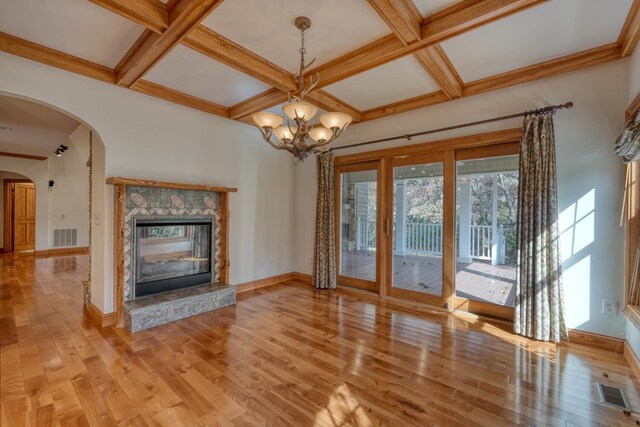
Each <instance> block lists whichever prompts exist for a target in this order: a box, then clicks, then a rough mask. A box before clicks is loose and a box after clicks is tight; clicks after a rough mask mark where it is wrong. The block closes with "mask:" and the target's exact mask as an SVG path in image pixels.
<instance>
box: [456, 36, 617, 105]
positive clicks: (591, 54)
mask: <svg viewBox="0 0 640 427" xmlns="http://www.w3.org/2000/svg"><path fill="white" fill-rule="evenodd" d="M616 59H620V45H618V43H610V44H606V45H603V46H599V47H596V48H593V49H587V50H584V51H582V52H578V53H573V54H571V55H565V56H561V57H559V58H555V59H551V60H549V61H544V62H539V63H537V64H534V65H530V66H528V67H522V68H518V69H516V70H512V71H507V72H506V73H502V74H498V75H495V76H491V77H487V78H484V79H480V80H475V81H473V82H469V83H467V84H466V85H465V87H464V93H463V96H465V97H466V96H472V95H478V94H480V93H485V92H490V91H494V90H497V89H502V88H505V87H509V86H515V85H518V84H522V83H528V82H531V81H534V80H540V79H544V78H547V77H553V76H557V75H558V74H564V73H568V72H570V71H575V70H580V69H582V68H586V67H591V66H593V65H599V64H604V63H605V62H610V61H614V60H616Z"/></svg>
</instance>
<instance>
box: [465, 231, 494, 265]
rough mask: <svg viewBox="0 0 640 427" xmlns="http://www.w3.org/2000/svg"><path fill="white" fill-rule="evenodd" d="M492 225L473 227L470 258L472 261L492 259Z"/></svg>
mask: <svg viewBox="0 0 640 427" xmlns="http://www.w3.org/2000/svg"><path fill="white" fill-rule="evenodd" d="M492 228H493V227H491V226H490V225H472V226H471V230H470V231H471V234H470V240H471V244H470V245H469V246H470V252H471V253H470V257H471V258H472V259H487V260H490V259H491V246H492V245H491V242H492V238H493V235H492V232H493V230H492Z"/></svg>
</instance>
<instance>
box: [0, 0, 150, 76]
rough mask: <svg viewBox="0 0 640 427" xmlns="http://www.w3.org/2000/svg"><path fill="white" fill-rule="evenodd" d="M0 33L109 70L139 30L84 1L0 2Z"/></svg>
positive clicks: (129, 22)
mask: <svg viewBox="0 0 640 427" xmlns="http://www.w3.org/2000/svg"><path fill="white" fill-rule="evenodd" d="M0 31H2V32H5V33H9V34H11V35H13V36H16V37H19V38H22V39H26V40H29V41H31V42H34V43H38V44H41V45H44V46H46V47H50V48H52V49H56V50H60V51H62V52H65V53H68V54H70V55H73V56H77V57H80V58H82V59H86V60H89V61H92V62H96V63H98V64H101V65H105V66H107V67H110V68H113V67H115V66H116V65H117V64H118V62H119V61H120V59H121V58H122V57H123V56H124V54H125V53H127V51H128V50H129V48H130V47H131V46H132V45H133V44H134V43H135V41H136V40H137V38H138V36H140V34H142V31H143V28H142V27H141V26H139V25H137V24H135V23H133V22H131V21H129V20H127V19H124V18H122V17H120V16H118V15H116V14H114V13H112V12H110V11H108V10H106V9H104V8H102V7H100V6H97V5H95V4H93V3H91V2H89V1H87V0H55V1H53V0H0Z"/></svg>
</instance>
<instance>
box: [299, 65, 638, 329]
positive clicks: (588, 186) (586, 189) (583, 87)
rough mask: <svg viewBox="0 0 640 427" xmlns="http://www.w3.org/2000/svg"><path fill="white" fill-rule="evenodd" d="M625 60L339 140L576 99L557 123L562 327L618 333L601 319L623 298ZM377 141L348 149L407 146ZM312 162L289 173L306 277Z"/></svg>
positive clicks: (613, 322) (615, 321)
mask: <svg viewBox="0 0 640 427" xmlns="http://www.w3.org/2000/svg"><path fill="white" fill-rule="evenodd" d="M627 81H628V62H627V61H620V62H616V63H611V64H606V65H602V66H598V67H596V68H590V69H586V70H582V71H577V72H573V73H570V74H566V75H562V76H558V77H555V78H551V79H546V80H543V81H539V82H533V83H528V84H525V85H521V86H517V87H513V88H507V89H503V90H500V91H496V92H492V93H488V94H484V95H478V96H475V97H470V98H465V99H461V100H456V101H452V102H449V103H446V104H442V105H437V106H432V107H429V108H425V109H421V110H417V111H412V112H409V113H405V114H401V115H396V116H390V117H387V118H383V119H380V120H376V121H373V122H367V123H363V124H359V125H354V126H352V127H351V128H349V129H348V130H347V132H346V133H345V134H344V136H343V137H342V138H341V140H340V144H348V143H354V142H362V141H366V140H370V139H377V138H383V137H388V136H393V135H398V134H405V133H412V132H419V131H423V130H427V129H432V128H437V127H443V126H447V125H454V124H457V123H462V122H470V121H475V120H480V119H484V118H489V117H494V116H501V115H506V114H509V113H513V112H518V111H525V110H530V109H532V108H536V107H541V106H544V105H550V104H558V103H563V102H565V101H574V102H575V107H574V108H573V109H572V110H568V111H561V112H559V113H558V114H557V116H556V118H555V125H556V143H557V161H558V192H559V199H560V200H559V201H560V211H561V228H562V230H563V236H562V243H563V247H562V251H563V259H564V262H563V268H564V281H565V297H566V305H567V315H568V325H569V327H571V328H576V329H581V330H585V331H591V332H596V333H601V334H606V335H613V336H622V335H623V328H624V326H623V324H624V321H623V318H624V316H623V315H622V313H618V315H617V316H615V317H605V316H603V315H602V314H601V301H602V299H612V300H616V301H619V302H620V306H621V304H622V301H623V244H622V242H623V240H624V235H623V231H622V230H621V229H620V228H619V227H618V222H619V218H620V209H621V203H622V191H621V188H622V184H623V179H624V176H623V167H622V164H621V162H620V161H619V160H618V159H617V157H616V156H615V155H614V154H613V152H612V147H613V142H614V140H615V138H616V136H617V135H618V134H619V133H620V131H621V130H622V128H623V126H624V123H623V118H624V110H625V108H626V106H627V99H628V83H627ZM520 125H521V120H512V121H509V122H502V123H496V124H491V125H484V126H477V127H474V128H467V129H461V130H457V131H452V132H447V133H440V134H437V135H431V136H430V137H429V138H418V139H415V140H414V141H412V143H419V142H425V141H429V140H437V139H445V138H450V137H454V136H460V135H469V134H475V133H481V132H486V131H490V130H498V129H507V128H514V127H519V126H520ZM405 144H407V142H406V141H398V142H394V143H387V144H377V145H374V146H370V147H366V148H362V149H350V150H341V151H337V152H336V155H341V154H345V153H349V152H356V151H366V150H371V149H379V148H384V147H388V146H397V145H405ZM315 176H316V173H315V162H314V161H313V160H312V159H310V160H308V161H306V162H305V163H304V164H303V165H300V166H298V167H296V170H295V208H294V209H295V213H294V228H295V230H296V234H295V240H294V251H293V252H294V257H295V258H294V265H293V266H294V269H295V270H296V271H301V272H305V273H310V260H311V257H312V255H313V223H314V212H315V185H316V184H315Z"/></svg>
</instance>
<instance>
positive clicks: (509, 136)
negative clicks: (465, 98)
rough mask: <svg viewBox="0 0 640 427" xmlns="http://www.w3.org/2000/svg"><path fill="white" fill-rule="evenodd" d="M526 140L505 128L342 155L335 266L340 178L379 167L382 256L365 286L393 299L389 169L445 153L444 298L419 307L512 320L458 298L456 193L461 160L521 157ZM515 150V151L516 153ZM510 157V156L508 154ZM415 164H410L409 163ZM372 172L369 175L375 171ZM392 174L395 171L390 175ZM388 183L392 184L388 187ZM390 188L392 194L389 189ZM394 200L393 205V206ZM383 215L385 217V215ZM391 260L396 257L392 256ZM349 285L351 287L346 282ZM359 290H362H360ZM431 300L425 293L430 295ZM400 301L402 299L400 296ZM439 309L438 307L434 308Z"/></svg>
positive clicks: (508, 311)
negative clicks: (513, 155)
mask: <svg viewBox="0 0 640 427" xmlns="http://www.w3.org/2000/svg"><path fill="white" fill-rule="evenodd" d="M520 139H521V128H513V129H505V130H500V131H495V132H486V133H480V134H474V135H467V136H462V137H455V138H449V139H442V140H436V141H430V142H422V143H416V144H411V145H404V146H398V147H392V148H384V149H379V150H375V151H368V152H361V153H355V154H347V155H344V156H337V157H336V158H335V160H334V162H335V173H336V176H335V179H336V181H335V182H336V187H335V188H336V191H335V193H336V199H335V200H336V208H335V209H336V217H335V224H336V242H335V243H336V264H337V265H339V262H340V258H339V256H340V255H339V253H340V252H339V251H340V241H339V237H340V234H339V227H340V211H339V209H340V175H339V173H342V172H345V171H356V170H363V169H358V168H359V167H361V166H360V165H363V164H377V169H378V199H377V200H378V218H377V223H378V230H377V232H376V236H377V253H376V264H377V265H376V268H377V274H376V282H377V283H376V284H375V285H372V284H371V282H367V281H363V282H366V283H365V287H362V288H363V289H366V290H370V291H376V292H378V294H379V295H380V296H381V297H387V296H389V297H393V296H392V295H389V290H390V288H391V281H390V276H391V271H390V270H391V262H392V258H389V256H390V250H391V249H390V248H391V246H392V241H393V240H392V236H391V230H390V228H391V227H390V224H391V221H392V220H393V204H392V202H393V187H392V185H393V180H392V179H391V180H390V179H389V176H391V175H389V172H388V170H391V171H392V170H393V169H392V168H391V166H390V165H391V164H392V163H394V162H395V164H398V162H401V161H404V160H399V159H405V158H407V159H409V158H413V159H417V158H420V156H425V155H433V154H434V153H442V156H443V161H444V212H443V242H442V245H443V246H442V251H443V255H442V259H443V265H442V276H443V278H442V298H441V299H439V300H437V301H433V300H432V301H428V298H421V301H417V300H416V302H419V303H426V304H431V305H437V306H439V307H441V308H443V309H446V310H448V311H449V312H453V311H455V310H462V311H469V312H472V313H475V314H480V315H487V316H492V317H497V318H500V319H505V320H509V321H511V320H513V308H511V307H502V306H499V305H495V304H488V303H482V302H477V301H470V300H466V299H463V298H459V297H456V295H455V276H456V256H455V254H456V247H455V227H456V188H457V173H456V161H457V160H463V159H473V158H483V157H492V156H500V155H510V154H518V153H519V147H520ZM514 150H515V152H514ZM504 153H507V154H504ZM406 161H407V162H411V160H406ZM370 169H371V168H370V167H369V168H368V169H366V170H370ZM391 173H392V172H391ZM386 180H389V181H391V183H389V182H385V181H386ZM390 186H391V191H389V187H390ZM389 200H390V201H389ZM381 213H383V214H381ZM391 256H392V254H391ZM347 282H350V283H347ZM338 283H339V284H345V285H349V286H357V285H359V284H361V283H359V281H358V280H357V279H356V281H355V282H354V281H352V280H350V278H347V280H346V281H345V280H344V276H338ZM358 287H360V286H358ZM425 295H426V294H425ZM396 298H397V297H396ZM434 302H435V303H436V304H433V303H434Z"/></svg>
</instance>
